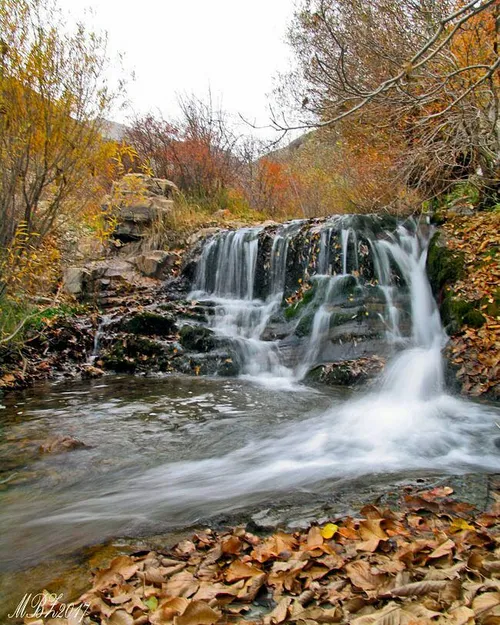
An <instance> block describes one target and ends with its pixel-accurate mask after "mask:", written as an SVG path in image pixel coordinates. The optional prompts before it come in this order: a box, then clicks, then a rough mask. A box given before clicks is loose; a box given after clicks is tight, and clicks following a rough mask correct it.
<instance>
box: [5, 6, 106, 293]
mask: <svg viewBox="0 0 500 625" xmlns="http://www.w3.org/2000/svg"><path fill="white" fill-rule="evenodd" d="M0 36H1V41H0V247H1V248H3V250H7V249H8V248H10V247H11V246H12V244H13V242H14V241H16V243H15V245H14V248H15V249H16V250H17V251H16V256H17V257H20V256H22V255H23V254H24V253H25V251H26V250H27V249H32V248H33V247H36V246H38V245H40V244H41V242H42V241H43V240H44V239H45V238H46V237H47V235H48V234H50V233H51V232H52V231H53V229H54V228H55V227H56V225H57V223H58V220H60V219H61V218H62V217H64V216H65V211H67V210H69V207H70V206H71V210H74V205H72V204H71V202H70V201H69V200H71V199H72V198H73V199H74V198H75V196H78V195H79V194H81V192H82V189H83V188H84V187H85V186H86V182H87V181H88V179H89V177H91V176H92V174H93V173H96V172H95V169H96V156H97V155H98V154H102V147H103V146H102V144H103V139H102V136H101V128H102V122H103V118H104V117H105V114H106V112H107V111H108V110H109V107H110V105H111V102H112V101H113V98H114V96H115V95H116V94H114V93H112V92H111V91H110V89H109V88H108V87H107V85H106V82H105V80H104V71H105V67H106V63H107V57H106V40H105V38H104V37H102V36H99V35H96V34H95V33H91V32H88V31H86V30H85V28H84V27H83V26H82V25H81V24H79V25H77V27H76V29H75V31H74V32H72V33H71V32H69V31H68V28H67V25H66V24H65V23H64V21H63V18H62V15H61V13H60V11H59V10H58V8H57V6H56V4H55V2H54V1H53V0H49V1H48V2H45V1H42V0H0ZM81 197H83V194H81ZM79 209H80V210H82V209H83V206H81V205H80V206H79ZM19 232H22V236H21V237H19ZM20 239H21V240H22V244H21V245H19V240H20ZM11 262H12V258H11ZM3 267H4V269H5V263H4V265H3ZM0 280H3V282H4V285H3V288H2V287H0V294H1V290H3V289H5V277H2V275H0Z"/></svg>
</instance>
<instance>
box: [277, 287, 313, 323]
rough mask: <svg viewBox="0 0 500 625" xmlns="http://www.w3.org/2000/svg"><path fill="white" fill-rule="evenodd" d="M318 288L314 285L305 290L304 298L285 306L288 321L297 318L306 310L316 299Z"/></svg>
mask: <svg viewBox="0 0 500 625" xmlns="http://www.w3.org/2000/svg"><path fill="white" fill-rule="evenodd" d="M315 295H316V288H315V287H314V286H313V287H312V288H310V289H309V290H308V291H305V292H304V295H303V296H302V299H300V300H298V301H297V302H295V303H293V304H291V305H290V306H288V307H287V308H285V311H284V315H285V319H286V320H287V321H291V320H292V319H297V317H300V315H301V314H302V313H303V312H304V310H305V308H306V307H307V306H308V305H309V304H310V303H311V302H312V301H313V300H314V297H315Z"/></svg>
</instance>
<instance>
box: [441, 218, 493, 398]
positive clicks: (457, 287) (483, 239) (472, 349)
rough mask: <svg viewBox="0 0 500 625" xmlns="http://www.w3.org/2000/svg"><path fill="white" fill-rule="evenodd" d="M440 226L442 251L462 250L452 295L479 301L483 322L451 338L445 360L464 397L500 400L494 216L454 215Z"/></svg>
mask: <svg viewBox="0 0 500 625" xmlns="http://www.w3.org/2000/svg"><path fill="white" fill-rule="evenodd" d="M443 228H444V229H445V231H446V233H447V235H448V241H447V244H448V247H449V248H450V249H452V250H458V251H461V252H463V253H464V259H465V277H464V279H463V280H460V281H459V282H457V283H455V284H454V285H453V291H454V293H455V294H456V295H457V297H459V298H460V299H462V300H464V301H468V302H480V312H481V314H482V315H483V317H484V319H485V323H484V325H483V326H482V327H481V328H479V329H475V328H471V327H469V328H466V329H465V330H464V331H463V332H461V333H460V334H458V335H457V336H454V337H452V340H451V342H450V347H449V350H450V354H451V360H452V362H453V363H454V364H455V365H457V366H458V372H457V377H458V379H459V381H460V382H461V384H462V390H463V391H464V392H465V393H467V394H470V395H476V396H477V395H482V394H485V393H490V394H491V395H497V396H500V316H499V313H498V309H499V303H498V302H499V300H500V213H498V212H479V213H477V214H474V215H472V216H465V217H454V218H453V219H450V220H448V221H447V222H446V223H445V224H444V226H443Z"/></svg>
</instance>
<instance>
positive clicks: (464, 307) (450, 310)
mask: <svg viewBox="0 0 500 625" xmlns="http://www.w3.org/2000/svg"><path fill="white" fill-rule="evenodd" d="M479 306H480V302H478V301H477V302H467V301H465V300H462V299H457V298H456V297H454V296H453V294H452V292H451V291H448V293H447V294H446V296H445V298H444V300H443V302H442V304H441V307H440V312H441V319H442V321H443V324H444V326H445V327H446V330H447V331H448V332H449V333H450V334H452V335H453V334H456V333H457V332H459V331H460V329H461V328H462V326H464V325H466V326H469V327H471V328H480V327H482V326H483V325H484V324H485V323H486V319H485V318H484V316H483V315H482V314H481V312H480V311H479V310H478V308H479Z"/></svg>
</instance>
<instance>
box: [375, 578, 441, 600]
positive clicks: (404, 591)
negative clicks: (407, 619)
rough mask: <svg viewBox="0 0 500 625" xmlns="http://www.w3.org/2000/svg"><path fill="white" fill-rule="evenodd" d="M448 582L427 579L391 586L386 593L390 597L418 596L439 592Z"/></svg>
mask: <svg viewBox="0 0 500 625" xmlns="http://www.w3.org/2000/svg"><path fill="white" fill-rule="evenodd" d="M448 583H449V582H448V581H446V580H427V581H422V582H412V583H410V584H405V585H404V586H398V587H396V588H393V589H392V590H391V591H390V592H388V593H387V596H391V597H419V596H421V595H426V594H430V593H433V592H439V591H441V590H443V589H444V588H445V587H446V585H447V584H448Z"/></svg>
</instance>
